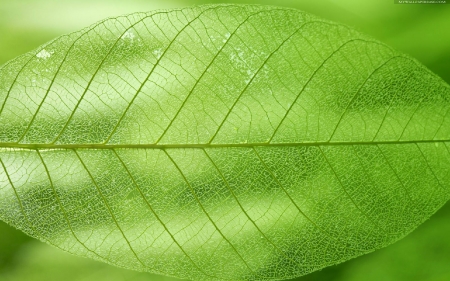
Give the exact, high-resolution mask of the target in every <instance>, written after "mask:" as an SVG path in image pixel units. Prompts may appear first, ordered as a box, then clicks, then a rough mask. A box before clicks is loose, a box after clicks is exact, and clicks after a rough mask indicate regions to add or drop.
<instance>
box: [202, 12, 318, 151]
mask: <svg viewBox="0 0 450 281" xmlns="http://www.w3.org/2000/svg"><path fill="white" fill-rule="evenodd" d="M317 22H322V21H317V20H316V21H310V22H307V23H304V24H302V25H301V26H300V27H298V28H297V29H296V30H295V31H294V32H293V33H291V34H290V35H289V36H288V37H287V38H285V39H284V40H283V41H282V42H281V43H280V45H279V46H278V47H277V48H276V49H275V50H273V51H272V52H271V53H270V54H269V55H268V56H267V58H266V59H265V60H264V61H263V63H262V64H261V65H260V67H259V68H258V69H257V70H256V72H255V73H254V74H253V76H252V77H251V78H250V81H248V83H247V85H245V87H244V89H242V91H241V92H240V93H239V95H238V97H237V98H236V99H235V101H234V103H233V104H232V105H231V107H230V109H228V111H227V114H226V115H225V117H224V118H223V119H222V122H221V123H220V125H219V126H218V127H217V129H216V131H215V133H214V135H213V136H212V137H211V139H210V140H209V141H208V143H212V142H213V140H214V139H215V138H216V136H217V134H218V133H219V131H220V129H221V128H222V126H223V124H225V121H226V120H227V119H228V116H229V115H230V114H231V112H232V111H233V109H234V107H235V106H236V104H237V103H238V102H239V100H240V99H241V97H242V96H243V95H244V93H245V92H246V90H247V89H248V87H249V86H250V85H251V84H252V83H253V80H255V78H256V77H257V76H258V74H259V72H260V71H261V70H262V69H263V67H264V66H265V65H267V62H268V61H269V60H270V58H272V56H273V55H275V54H276V53H277V52H278V51H279V50H280V49H281V48H282V47H283V46H284V45H285V44H286V43H287V42H288V41H289V40H290V39H291V38H292V37H294V35H296V34H297V33H298V32H299V31H300V30H302V28H303V27H304V26H306V25H308V24H311V23H317Z"/></svg>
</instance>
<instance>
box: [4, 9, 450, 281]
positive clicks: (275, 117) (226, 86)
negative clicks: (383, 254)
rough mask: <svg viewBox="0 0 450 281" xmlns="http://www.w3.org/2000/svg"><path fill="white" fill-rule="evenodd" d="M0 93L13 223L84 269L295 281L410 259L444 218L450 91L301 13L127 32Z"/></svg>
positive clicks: (103, 30)
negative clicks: (88, 261)
mask: <svg viewBox="0 0 450 281" xmlns="http://www.w3.org/2000/svg"><path fill="white" fill-rule="evenodd" d="M0 73H1V75H0V76H1V80H0V102H1V104H2V106H1V109H0V124H1V127H0V146H1V152H0V159H1V161H0V162H1V167H0V182H1V185H0V200H1V202H0V203H1V204H0V216H1V218H2V219H3V220H5V221H7V222H9V223H10V224H12V225H14V226H15V227H17V228H19V229H22V230H23V231H25V232H26V233H28V234H30V235H32V236H34V237H37V238H39V239H41V240H44V241H47V242H48V243H51V244H54V245H55V246H57V247H59V248H62V249H64V250H66V251H68V252H71V253H73V254H76V255H80V256H84V257H91V258H94V259H97V260H102V261H105V262H108V263H112V264H115V265H118V266H122V267H127V268H132V269H136V270H142V271H150V272H155V273H162V274H168V275H174V276H179V277H185V278H190V279H194V280H201V279H205V280H216V279H228V280H244V279H245V280H262V279H280V278H291V277H295V276H299V275H303V274H306V273H309V272H311V271H314V270H317V269H320V268H323V267H325V266H328V265H333V264H336V263H340V262H342V261H344V260H347V259H350V258H352V257H355V256H359V255H362V254H364V253H367V252H370V251H373V250H374V249H377V248H380V247H384V246H386V245H388V244H390V243H392V242H394V241H396V240H398V239H399V238H401V237H403V236H404V235H406V234H407V233H409V232H410V231H411V230H413V229H414V228H415V227H416V226H417V225H418V224H420V223H421V222H422V221H424V220H425V219H427V218H428V217H429V216H430V215H431V214H433V213H434V212H435V211H436V210H437V209H438V208H439V207H440V206H442V205H443V204H444V203H445V202H446V201H447V199H448V193H449V190H448V184H447V183H448V182H449V179H448V176H449V175H448V173H447V171H448V168H449V165H450V162H449V157H448V153H449V151H448V145H449V143H448V142H450V139H449V129H448V128H449V122H450V116H449V114H447V113H448V110H449V98H450V97H449V95H450V88H449V86H448V85H447V84H446V83H445V82H443V80H442V79H440V78H439V77H437V76H436V75H434V74H433V73H431V72H430V71H429V70H427V69H426V68H425V67H424V66H422V65H421V64H419V63H418V62H417V61H415V60H414V59H412V58H410V57H408V56H406V55H402V54H400V53H398V52H396V51H394V50H392V49H391V48H389V47H387V46H386V45H384V44H382V43H379V42H378V41H375V40H373V39H371V38H369V37H367V36H365V35H362V34H360V33H358V32H356V31H354V30H353V29H350V28H348V27H347V26H344V25H340V24H336V23H332V22H329V21H325V20H322V19H320V18H317V17H315V16H312V15H309V14H306V13H303V12H299V11H297V10H290V9H283V8H268V7H263V6H235V5H224V6H202V7H198V8H192V9H184V10H172V11H170V12H167V11H160V12H156V13H138V14H132V15H130V16H127V17H119V18H114V19H110V20H107V21H104V22H101V23H98V24H96V25H93V26H91V27H89V28H86V29H83V30H81V31H79V32H76V33H73V34H70V35H66V36H63V37H60V38H59V39H57V40H55V41H52V42H50V43H49V44H47V45H45V46H42V47H41V48H39V49H38V50H36V51H34V52H31V53H28V54H25V55H24V56H22V57H19V58H17V59H15V60H13V61H11V62H9V63H7V64H6V65H4V66H3V67H2V68H1V69H0Z"/></svg>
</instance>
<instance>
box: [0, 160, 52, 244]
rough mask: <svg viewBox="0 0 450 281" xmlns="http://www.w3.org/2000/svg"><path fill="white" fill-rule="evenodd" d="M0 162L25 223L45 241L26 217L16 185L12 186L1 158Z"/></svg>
mask: <svg viewBox="0 0 450 281" xmlns="http://www.w3.org/2000/svg"><path fill="white" fill-rule="evenodd" d="M0 163H1V165H2V167H3V170H4V171H5V174H6V177H7V178H8V182H9V184H10V185H11V187H12V189H13V191H14V195H15V196H16V198H17V201H18V202H19V206H20V211H21V212H22V214H23V217H24V218H25V221H26V225H27V226H29V227H30V228H31V230H32V231H33V234H35V235H36V236H37V237H38V238H39V239H43V240H45V241H47V239H45V238H44V237H42V236H41V235H40V233H39V232H37V231H36V229H35V228H34V226H33V224H31V221H30V219H29V218H28V216H27V213H26V212H25V208H24V207H23V203H22V200H20V197H19V193H18V192H17V189H16V187H15V186H14V184H13V182H12V180H11V177H10V175H9V173H8V170H6V166H5V163H4V162H3V160H2V158H0ZM47 242H49V241H47Z"/></svg>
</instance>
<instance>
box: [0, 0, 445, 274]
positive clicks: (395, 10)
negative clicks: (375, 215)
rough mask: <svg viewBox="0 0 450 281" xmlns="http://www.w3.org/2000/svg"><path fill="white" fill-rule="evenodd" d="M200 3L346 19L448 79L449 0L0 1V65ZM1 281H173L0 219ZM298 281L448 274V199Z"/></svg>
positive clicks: (353, 25)
mask: <svg viewBox="0 0 450 281" xmlns="http://www.w3.org/2000/svg"><path fill="white" fill-rule="evenodd" d="M207 3H251V4H265V5H277V6H285V7H292V8H298V9H301V10H303V11H307V12H310V13H313V14H316V15H318V16H321V17H324V18H327V19H330V20H334V21H337V22H340V23H344V24H347V25H349V26H352V27H353V28H356V29H357V30H359V31H361V32H364V33H366V34H369V35H372V36H373V37H374V38H376V39H378V40H380V41H382V42H385V43H386V44H388V45H390V46H392V47H394V48H395V49H397V50H400V51H402V52H404V53H407V54H409V55H411V56H413V57H415V58H416V59H418V60H419V61H421V62H422V63H423V64H424V65H426V66H427V67H428V68H429V69H431V70H432V71H433V72H435V73H437V74H438V75H439V76H441V77H442V78H443V79H444V80H445V81H447V83H450V4H444V5H438V4H409V5H408V4H394V0H372V1H360V0H320V1H317V0H257V1H241V0H234V1H228V0H221V1H216V0H164V1H162V0H127V1H121V0H0V65H2V64H3V63H5V62H6V61H8V60H10V59H12V58H14V57H15V56H18V55H20V54H22V53H25V52H27V51H30V50H33V49H35V48H36V47H38V46H39V45H41V44H43V43H45V42H47V41H48V40H50V39H53V38H55V37H57V36H59V35H62V34H64V33H69V32H72V31H75V30H78V29H80V28H83V27H85V26H87V25H90V24H92V23H94V22H96V21H98V20H101V19H103V18H106V17H112V16H118V15H122V14H128V13H132V12H137V11H150V10H155V9H168V8H176V7H186V6H192V5H197V4H207ZM0 280H1V281H24V280H27V281H41V280H42V281H44V280H45V281H60V280H65V281H90V280H94V281H143V280H146V281H163V280H164V281H175V280H178V279H174V278H169V277H160V276H156V275H152V274H148V273H139V272H133V271H128V270H124V269H119V268H116V267H113V266H110V265H106V264H102V263H98V262H95V261H92V260H87V259H82V258H78V257H75V256H72V255H70V254H67V253H65V252H62V251H60V250H57V249H55V248H52V247H51V246H49V245H46V244H44V243H42V242H39V241H36V240H34V239H32V238H29V237H27V236H26V235H25V234H23V233H21V232H20V231H18V230H15V229H13V228H12V227H10V226H8V225H6V224H5V223H3V222H0ZM295 280H299V281H322V280H323V281H361V280H364V281H375V280H376V281H380V280H382V281H403V280H408V281H419V280H420V281H447V280H450V204H447V205H446V206H444V207H443V208H442V209H441V210H440V211H438V212H437V213H436V214H435V215H434V216H433V217H432V218H431V219H430V220H428V221H427V222H425V223H424V224H423V225H421V226H420V227H419V228H418V229H417V230H415V231H414V232H413V233H412V234H410V235H408V236H407V237H406V238H404V239H403V240H400V241H399V242H397V243H395V244H393V245H391V246H389V247H387V248H384V249H381V250H378V251H375V252H374V253H371V254H368V255H365V256H362V257H359V258H356V259H354V260H350V261H348V262H345V263H342V264H339V265H336V266H332V267H329V268H326V269H323V270H322V271H318V272H315V273H312V274H310V275H307V276H304V277H301V278H297V279H295Z"/></svg>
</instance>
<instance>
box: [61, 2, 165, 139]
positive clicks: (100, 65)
mask: <svg viewBox="0 0 450 281" xmlns="http://www.w3.org/2000/svg"><path fill="white" fill-rule="evenodd" d="M167 13H168V12H167V11H164V12H159V13H154V14H150V15H147V16H145V17H143V18H141V19H140V20H138V21H137V22H135V23H134V24H132V25H131V26H129V27H127V28H125V29H124V31H123V32H122V34H120V35H119V36H118V37H117V39H116V41H114V43H113V45H112V46H111V48H110V49H109V50H108V53H106V55H105V56H104V58H103V59H102V60H101V61H100V64H99V65H98V67H97V69H96V70H95V72H94V73H93V74H92V77H91V79H90V80H89V82H88V84H87V86H86V87H85V90H84V91H83V93H82V94H81V96H80V98H79V99H78V102H77V104H76V105H75V108H74V109H73V110H72V112H71V114H70V116H69V118H68V119H67V121H66V123H65V124H64V127H63V128H62V129H61V131H60V132H59V134H58V135H57V136H56V138H55V139H54V140H53V142H52V143H55V142H56V141H58V139H59V138H60V137H61V136H62V134H63V133H64V131H65V130H66V129H67V127H68V126H69V123H70V121H71V120H72V118H73V116H74V115H75V112H76V111H77V109H78V107H79V106H80V104H81V101H82V100H83V99H84V96H85V95H86V93H87V91H88V90H89V88H90V86H91V84H92V82H93V81H94V78H95V77H96V76H97V74H98V72H99V71H100V69H101V67H102V66H103V64H104V63H105V62H106V60H107V59H108V57H109V55H110V54H111V52H112V51H114V50H115V47H116V46H117V44H118V42H120V40H121V39H122V36H123V35H124V34H125V33H126V32H127V31H129V30H130V29H132V28H133V27H134V26H136V25H137V24H139V23H141V22H143V21H144V20H146V19H147V18H150V17H154V16H155V15H158V14H167ZM68 54H69V52H67V53H66V57H67V55H68ZM58 73H59V71H58V72H56V74H55V77H54V79H53V80H55V78H56V75H57V74H58ZM52 82H53V81H52Z"/></svg>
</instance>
